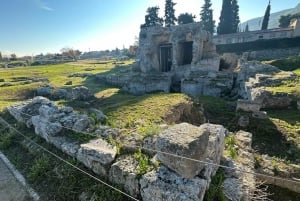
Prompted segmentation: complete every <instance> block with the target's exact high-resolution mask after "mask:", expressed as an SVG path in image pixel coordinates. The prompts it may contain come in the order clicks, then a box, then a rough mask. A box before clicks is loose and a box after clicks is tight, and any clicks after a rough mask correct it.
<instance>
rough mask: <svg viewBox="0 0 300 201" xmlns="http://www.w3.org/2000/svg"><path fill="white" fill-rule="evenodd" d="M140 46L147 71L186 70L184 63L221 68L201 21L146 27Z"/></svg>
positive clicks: (144, 70)
mask: <svg viewBox="0 0 300 201" xmlns="http://www.w3.org/2000/svg"><path fill="white" fill-rule="evenodd" d="M139 46H140V47H139V50H138V56H137V59H138V60H139V67H140V70H141V71H142V72H143V73H148V72H153V71H156V72H170V71H173V72H174V71H175V72H176V71H177V70H179V71H182V69H181V68H182V66H189V67H190V69H193V70H199V69H207V70H214V71H218V70H219V60H218V55H217V54H216V48H215V46H214V45H213V43H212V39H211V35H210V34H209V33H208V32H207V31H204V30H202V29H201V23H190V24H184V25H180V26H171V27H159V26H157V27H149V28H146V29H142V30H141V32H140V43H139Z"/></svg>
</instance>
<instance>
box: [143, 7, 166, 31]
mask: <svg viewBox="0 0 300 201" xmlns="http://www.w3.org/2000/svg"><path fill="white" fill-rule="evenodd" d="M158 10H159V7H158V6H156V7H149V8H148V9H147V15H146V16H145V24H142V25H141V28H145V27H153V26H162V25H163V21H164V20H163V19H162V18H160V17H158Z"/></svg>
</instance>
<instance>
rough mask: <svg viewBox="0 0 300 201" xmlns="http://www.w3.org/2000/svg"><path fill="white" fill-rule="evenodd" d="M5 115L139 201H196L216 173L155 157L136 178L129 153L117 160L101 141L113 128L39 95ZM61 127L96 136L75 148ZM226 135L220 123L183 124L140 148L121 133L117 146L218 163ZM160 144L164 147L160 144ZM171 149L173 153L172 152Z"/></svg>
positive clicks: (134, 161)
mask: <svg viewBox="0 0 300 201" xmlns="http://www.w3.org/2000/svg"><path fill="white" fill-rule="evenodd" d="M8 111H9V112H10V113H11V115H12V116H14V117H15V118H16V119H17V120H18V121H20V122H23V123H26V124H27V126H29V127H33V128H34V129H35V133H36V134H37V135H39V136H41V137H42V138H44V139H46V140H47V142H49V143H51V144H53V145H54V146H56V147H57V148H58V149H60V150H62V151H63V152H65V153H66V154H68V155H70V156H72V157H74V158H76V159H77V160H78V161H80V162H82V163H83V164H84V165H85V166H86V167H87V168H89V169H91V170H92V171H93V172H95V173H96V174H98V175H101V176H103V177H105V178H107V179H109V180H110V181H111V182H112V183H114V184H117V185H119V186H121V187H123V189H124V190H125V191H126V192H127V193H129V194H130V195H132V196H134V197H140V196H141V197H142V200H144V201H152V200H153V201H154V200H155V201H163V200H170V201H171V200H174V199H176V200H177V201H186V200H190V201H202V199H203V197H204V194H205V191H206V190H207V189H208V187H209V184H210V180H211V176H213V175H214V174H215V173H216V170H217V167H216V166H214V165H208V164H203V163H202V164H201V163H197V162H191V161H189V160H182V159H180V158H178V157H175V158H174V156H172V157H171V158H170V156H169V157H163V156H162V155H161V154H158V155H157V157H156V158H158V159H159V160H160V161H161V164H162V165H161V166H160V167H159V168H158V169H157V170H155V169H154V170H152V171H151V170H150V172H148V173H146V174H145V175H143V176H142V177H141V176H140V175H139V172H138V169H139V162H138V161H137V159H135V158H134V157H133V156H131V155H121V156H117V148H116V146H113V145H111V144H109V143H107V141H106V140H105V138H108V137H109V136H111V137H116V136H118V135H119V134H120V132H119V131H118V130H114V129H112V128H109V127H107V126H100V127H95V123H94V122H93V121H92V119H91V118H89V117H88V116H87V115H81V114H77V113H75V112H73V109H72V108H70V107H65V108H58V107H57V106H56V105H55V104H54V102H52V101H49V100H48V99H46V98H43V97H36V98H34V99H33V100H29V101H27V102H24V103H21V104H16V105H13V106H11V107H9V108H8ZM93 112H96V113H97V114H98V115H99V120H100V119H103V113H102V112H100V111H95V109H94V110H93ZM26 114H30V116H28V115H26ZM67 128H69V129H74V130H76V131H78V132H82V131H84V132H90V131H93V133H95V134H97V135H98V136H99V137H96V138H95V139H93V140H90V141H89V142H87V143H84V144H80V143H79V142H77V141H74V140H71V139H69V138H68V137H66V136H64V135H63V133H62V132H61V131H62V130H64V129H67ZM226 133H227V130H226V129H225V128H224V127H223V126H221V125H213V124H203V125H201V126H200V127H197V126H193V125H190V124H187V123H183V124H178V125H175V126H173V127H171V128H169V129H167V130H165V131H163V132H162V133H161V134H160V135H159V136H158V137H157V138H156V137H153V139H147V140H145V141H144V142H140V143H142V144H139V145H137V144H135V143H136V142H137V138H138V134H135V136H134V134H132V135H131V136H128V135H126V137H129V140H130V139H131V141H124V142H126V144H125V143H124V142H123V141H122V143H124V147H127V148H128V149H130V150H131V151H136V150H137V147H132V146H143V147H148V148H149V147H150V148H151V147H153V146H154V145H151V144H153V143H154V144H156V148H157V149H158V150H161V151H166V152H169V153H171V154H178V155H182V156H184V157H191V158H193V159H196V160H203V161H206V162H210V163H217V164H218V163H219V162H220V158H221V156H222V152H223V148H224V137H225V135H226ZM172 136H173V137H172ZM155 139H157V140H155ZM130 143H131V144H130ZM165 144H167V145H168V146H164V145H165ZM186 145H188V146H186ZM174 147H177V149H175V150H174V149H172V148H174ZM153 148H154V147H153ZM152 160H154V161H155V159H152Z"/></svg>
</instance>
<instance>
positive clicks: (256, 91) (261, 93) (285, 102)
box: [250, 87, 292, 109]
mask: <svg viewBox="0 0 300 201" xmlns="http://www.w3.org/2000/svg"><path fill="white" fill-rule="evenodd" d="M250 93H251V100H252V101H254V102H258V103H261V108H268V109H283V108H288V107H289V106H290V105H291V102H292V99H291V98H290V97H289V96H288V94H287V93H283V92H280V93H279V92H278V93H275V94H273V93H272V92H270V91H267V90H266V89H265V88H264V87H259V88H253V89H251V90H250Z"/></svg>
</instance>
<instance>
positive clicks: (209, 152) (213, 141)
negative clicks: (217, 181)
mask: <svg viewBox="0 0 300 201" xmlns="http://www.w3.org/2000/svg"><path fill="white" fill-rule="evenodd" d="M200 129H203V130H208V132H209V140H208V145H207V148H206V154H205V155H206V159H205V161H206V162H208V163H213V164H220V161H221V157H222V155H223V150H224V146H225V136H226V135H227V134H228V130H227V129H226V128H224V127H223V126H222V125H216V124H209V123H207V124H202V125H201V126H200ZM217 170H218V166H215V165H211V164H205V167H204V170H203V171H202V172H201V176H202V177H203V178H206V179H207V180H208V182H209V183H210V180H211V177H212V176H214V175H215V174H216V172H217Z"/></svg>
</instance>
